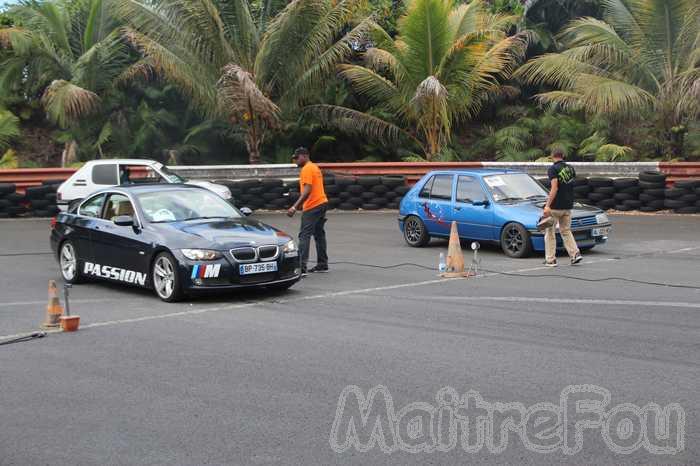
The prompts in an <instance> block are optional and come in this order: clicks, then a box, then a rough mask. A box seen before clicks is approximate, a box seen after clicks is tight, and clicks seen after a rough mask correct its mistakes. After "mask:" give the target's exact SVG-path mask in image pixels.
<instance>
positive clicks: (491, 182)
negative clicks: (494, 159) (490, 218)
mask: <svg viewBox="0 0 700 466" xmlns="http://www.w3.org/2000/svg"><path fill="white" fill-rule="evenodd" d="M484 182H485V183H486V186H487V187H488V189H489V191H490V192H491V195H492V196H493V200H494V201H496V202H515V201H524V200H537V199H544V198H545V197H547V191H545V190H544V188H543V187H542V185H540V184H539V183H538V182H537V181H535V180H534V179H533V178H532V177H531V176H530V175H528V174H526V173H506V174H503V175H489V176H485V177H484Z"/></svg>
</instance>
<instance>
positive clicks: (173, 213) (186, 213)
mask: <svg viewBox="0 0 700 466" xmlns="http://www.w3.org/2000/svg"><path fill="white" fill-rule="evenodd" d="M136 197H137V198H138V200H139V203H140V204H141V209H142V210H143V213H144V215H145V216H146V219H147V220H148V221H149V222H150V223H167V222H182V221H187V220H197V219H204V218H241V217H243V214H241V213H240V212H239V211H238V209H236V208H235V207H233V206H232V205H231V204H229V203H228V202H226V201H224V200H223V199H221V198H220V197H219V196H217V195H216V194H213V193H211V192H209V191H207V190H204V189H181V190H166V191H159V192H149V193H142V194H138V195H137V196H136Z"/></svg>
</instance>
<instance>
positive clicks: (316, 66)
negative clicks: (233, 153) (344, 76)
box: [279, 21, 369, 110]
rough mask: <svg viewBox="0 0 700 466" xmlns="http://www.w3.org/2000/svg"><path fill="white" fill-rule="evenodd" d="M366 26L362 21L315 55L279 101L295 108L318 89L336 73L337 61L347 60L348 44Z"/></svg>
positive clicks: (349, 47)
mask: <svg viewBox="0 0 700 466" xmlns="http://www.w3.org/2000/svg"><path fill="white" fill-rule="evenodd" d="M368 28H369V24H368V22H367V21H362V22H361V23H360V24H358V25H357V26H355V27H354V28H353V29H351V30H350V31H348V33H347V34H345V35H344V36H343V37H342V38H341V39H340V40H338V41H337V42H336V43H335V44H333V45H331V46H330V47H329V48H328V49H327V50H326V51H325V52H323V53H322V54H321V55H320V56H318V57H316V58H315V59H314V61H313V62H311V63H310V64H309V65H308V66H307V67H306V68H305V69H304V70H303V73H302V75H301V76H299V77H298V78H297V79H296V81H295V82H294V83H293V84H291V85H290V86H289V87H287V88H286V89H284V90H283V94H282V95H281V96H280V99H279V100H280V103H282V104H283V105H284V106H285V107H289V108H290V109H291V110H295V108H296V107H297V106H299V105H300V104H301V103H302V102H303V101H304V100H305V99H306V98H307V97H308V96H309V95H310V94H312V93H313V92H314V91H316V90H318V89H319V84H320V83H324V82H327V81H328V79H329V78H330V77H331V76H332V75H333V74H335V73H336V67H337V65H338V64H339V63H342V62H347V61H349V59H350V57H351V56H352V54H353V51H352V48H351V46H350V44H352V43H353V42H354V41H357V40H359V39H360V38H361V37H364V35H365V34H366V32H367V30H368Z"/></svg>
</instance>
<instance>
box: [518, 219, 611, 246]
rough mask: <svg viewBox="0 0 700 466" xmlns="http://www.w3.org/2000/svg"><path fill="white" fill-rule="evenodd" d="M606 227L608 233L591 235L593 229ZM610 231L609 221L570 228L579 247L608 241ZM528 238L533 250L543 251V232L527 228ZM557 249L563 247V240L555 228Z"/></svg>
mask: <svg viewBox="0 0 700 466" xmlns="http://www.w3.org/2000/svg"><path fill="white" fill-rule="evenodd" d="M603 228H607V229H608V233H607V234H605V235H593V231H594V230H599V229H603ZM611 231H612V225H611V224H610V223H606V224H599V225H591V226H587V227H585V228H577V229H573V228H572V229H571V233H573V235H574V239H575V240H576V245H577V246H578V247H579V248H592V247H594V246H596V245H598V244H605V243H607V242H608V235H609V234H610V232H611ZM529 232H530V239H531V240H532V248H533V249H534V250H535V251H544V233H543V232H540V231H537V230H535V229H533V230H529ZM557 249H564V241H563V240H562V239H561V235H560V234H559V230H558V229H557Z"/></svg>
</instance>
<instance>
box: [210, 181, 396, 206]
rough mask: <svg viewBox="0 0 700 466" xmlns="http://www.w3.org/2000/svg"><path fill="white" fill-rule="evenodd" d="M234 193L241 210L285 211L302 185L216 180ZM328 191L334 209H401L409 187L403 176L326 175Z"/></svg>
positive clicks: (297, 194)
mask: <svg viewBox="0 0 700 466" xmlns="http://www.w3.org/2000/svg"><path fill="white" fill-rule="evenodd" d="M216 182H217V183H221V184H224V185H226V186H227V187H228V188H229V189H230V190H231V195H232V196H233V198H234V203H235V204H236V205H237V206H238V207H249V208H250V209H253V210H259V209H262V210H282V209H286V208H288V207H290V206H291V205H292V204H293V203H294V202H296V200H297V199H299V183H298V181H293V182H289V183H285V182H284V181H283V180H281V179H277V178H264V179H250V180H242V181H230V180H216ZM323 183H324V188H325V191H326V196H327V197H328V205H329V207H330V208H331V209H342V210H357V209H363V210H379V209H398V208H399V202H400V201H401V198H402V197H403V196H404V194H406V193H407V192H408V190H409V188H408V187H407V186H406V179H405V177H403V176H393V175H389V176H359V177H357V176H349V175H342V174H335V173H324V176H323Z"/></svg>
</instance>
